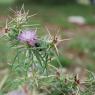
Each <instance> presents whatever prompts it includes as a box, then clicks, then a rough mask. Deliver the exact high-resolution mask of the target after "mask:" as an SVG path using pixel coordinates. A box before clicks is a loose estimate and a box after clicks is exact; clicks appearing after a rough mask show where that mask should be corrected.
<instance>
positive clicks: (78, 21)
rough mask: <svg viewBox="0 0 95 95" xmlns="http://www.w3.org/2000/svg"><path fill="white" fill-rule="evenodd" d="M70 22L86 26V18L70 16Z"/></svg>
mask: <svg viewBox="0 0 95 95" xmlns="http://www.w3.org/2000/svg"><path fill="white" fill-rule="evenodd" d="M68 22H70V23H74V24H78V25H84V24H85V23H86V21H85V18H84V17H82V16H69V17H68Z"/></svg>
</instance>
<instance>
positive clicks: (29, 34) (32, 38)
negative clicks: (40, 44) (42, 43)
mask: <svg viewBox="0 0 95 95" xmlns="http://www.w3.org/2000/svg"><path fill="white" fill-rule="evenodd" d="M18 40H20V41H21V42H27V43H28V44H29V45H31V46H35V44H36V43H37V41H38V40H37V35H36V32H35V31H33V30H25V31H22V33H21V34H19V35H18Z"/></svg>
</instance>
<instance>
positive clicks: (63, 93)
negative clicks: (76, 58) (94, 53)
mask: <svg viewBox="0 0 95 95" xmlns="http://www.w3.org/2000/svg"><path fill="white" fill-rule="evenodd" d="M11 10H12V9H11ZM12 12H13V14H14V15H13V17H10V18H9V20H7V21H6V27H5V35H4V36H5V37H6V38H7V40H8V41H9V43H10V45H11V48H13V49H15V52H16V55H15V56H14V60H13V62H12V64H10V66H11V70H10V75H9V77H8V80H7V82H6V85H5V88H3V91H5V92H7V91H6V90H5V89H6V88H8V89H9V90H14V89H17V88H19V87H22V88H23V90H24V92H25V93H26V94H27V95H28V94H29V93H30V92H29V89H30V91H31V92H32V94H30V95H35V94H34V92H35V89H38V90H39V91H43V92H44V91H45V92H46V93H48V95H93V94H92V93H90V92H89V93H90V94H86V91H87V90H84V91H83V92H82V91H81V90H80V87H79V85H80V84H83V83H82V82H81V81H80V80H79V79H78V78H77V76H75V77H72V76H65V75H64V74H62V72H59V71H58V70H59V69H60V68H62V65H61V63H60V61H59V59H58V56H59V51H58V48H57V44H58V43H59V42H62V41H64V40H68V39H63V40H61V39H58V37H57V35H56V36H54V37H52V36H51V34H50V32H49V30H48V28H46V30H47V32H48V34H49V35H48V37H45V36H44V37H39V35H38V34H37V32H38V30H37V26H36V25H35V24H31V25H30V24H28V21H30V19H31V17H32V16H34V15H30V16H29V11H27V12H26V11H25V9H24V6H22V8H21V10H20V11H14V10H12ZM35 27H36V28H35ZM54 58H56V59H57V61H58V65H59V66H58V67H56V66H54V65H53V64H51V61H52V59H54ZM87 82H88V84H89V85H88V87H89V88H90V87H91V91H92V90H94V89H92V88H94V86H95V85H94V84H95V77H93V79H92V80H91V81H90V80H89V81H87ZM84 83H85V82H84ZM92 84H93V85H92ZM92 86H93V87H92ZM85 87H87V86H85ZM93 93H94V92H93Z"/></svg>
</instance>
